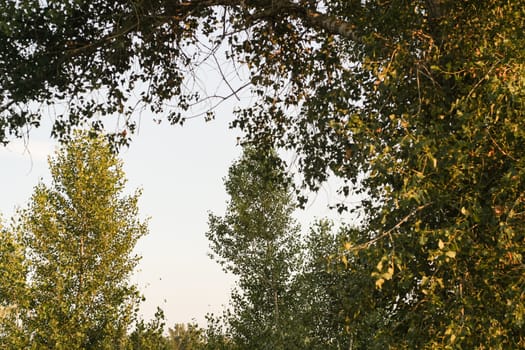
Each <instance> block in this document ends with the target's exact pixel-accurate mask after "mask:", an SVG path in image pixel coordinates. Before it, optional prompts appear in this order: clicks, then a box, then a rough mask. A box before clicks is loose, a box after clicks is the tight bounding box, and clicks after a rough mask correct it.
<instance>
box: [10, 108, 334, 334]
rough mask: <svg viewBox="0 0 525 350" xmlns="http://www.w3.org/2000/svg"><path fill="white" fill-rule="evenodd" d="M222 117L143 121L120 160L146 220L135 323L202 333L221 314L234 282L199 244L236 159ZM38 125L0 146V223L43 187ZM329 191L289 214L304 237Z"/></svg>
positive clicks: (42, 140) (45, 138)
mask: <svg viewBox="0 0 525 350" xmlns="http://www.w3.org/2000/svg"><path fill="white" fill-rule="evenodd" d="M222 111H223V112H221V111H220V110H219V111H218V113H217V118H216V119H215V120H212V121H209V122H205V121H204V119H203V118H196V119H193V120H190V121H188V122H187V123H186V124H185V125H184V126H183V127H180V126H170V125H168V124H166V123H165V124H160V125H157V124H156V123H154V122H153V121H152V118H145V117H142V118H141V122H140V127H139V130H138V134H137V135H136V136H134V139H133V141H132V143H131V146H130V147H129V148H128V149H124V150H123V151H122V152H121V154H120V156H121V158H122V159H123V161H124V170H125V172H126V177H127V179H128V186H127V188H128V189H129V191H132V190H133V189H135V188H138V187H140V188H142V189H143V195H142V197H141V199H140V202H139V207H140V211H141V216H142V217H143V218H146V217H149V218H150V221H149V231H150V232H149V235H147V236H146V237H144V238H143V239H141V240H140V241H139V243H138V244H137V247H136V252H137V253H138V254H139V255H141V256H142V260H141V261H140V264H139V266H138V269H137V272H136V273H135V275H134V276H133V278H132V281H133V282H135V283H137V284H138V286H139V288H140V290H141V292H142V293H143V294H144V295H145V297H146V301H145V302H144V303H143V305H142V308H141V312H142V316H143V317H144V318H145V319H150V318H152V317H153V314H154V312H155V311H156V308H157V306H159V307H160V308H162V309H163V310H164V312H165V315H166V319H167V325H168V326H171V327H172V326H173V325H174V324H175V323H186V322H198V323H199V324H200V325H201V326H205V315H206V314H207V313H210V312H212V313H216V314H219V313H221V312H222V310H223V309H224V307H225V306H226V305H227V303H228V298H229V294H230V290H231V288H232V287H233V285H234V278H233V277H232V276H231V275H227V274H225V273H224V272H223V271H222V270H221V268H220V266H219V265H218V264H217V263H216V262H215V261H212V260H211V259H210V258H209V257H208V255H207V254H208V253H209V252H210V249H209V247H208V242H207V240H206V237H205V232H206V231H207V218H208V213H209V212H210V211H211V212H214V213H215V214H217V215H222V214H223V213H224V210H225V208H226V202H227V200H228V198H227V195H226V193H225V190H224V186H223V179H224V177H225V176H226V174H227V171H228V167H229V166H230V165H231V163H232V162H233V161H234V160H236V159H238V157H239V156H240V154H241V147H240V146H238V144H237V143H238V141H237V137H238V136H240V134H239V132H238V131H236V130H231V129H229V128H228V125H229V122H230V121H231V119H232V117H231V112H224V109H222ZM45 124H46V123H44V125H43V127H41V128H39V129H36V130H32V131H31V132H30V133H29V139H24V140H16V141H13V142H12V143H10V144H9V145H8V146H7V147H2V146H0V166H1V169H2V171H0V181H1V182H0V183H1V184H2V187H3V188H2V191H1V193H2V194H1V196H0V213H2V216H3V218H4V220H5V221H7V220H8V219H9V217H11V215H12V214H13V213H14V210H15V208H16V207H17V206H18V207H23V206H25V205H26V204H27V202H28V200H29V198H30V196H31V193H32V191H33V187H34V186H35V185H36V184H37V183H38V181H39V180H43V181H44V182H46V183H49V179H50V175H49V171H48V167H47V157H48V155H50V154H52V153H53V151H54V149H55V147H56V143H55V141H54V140H53V139H51V138H50V137H49V132H50V128H49V126H46V125H45ZM334 190H335V188H331V187H330V185H325V186H324V187H323V188H322V189H321V191H320V192H319V193H318V194H317V195H315V196H314V197H312V202H311V203H310V204H309V205H308V208H307V209H306V210H305V211H298V212H297V213H296V217H297V219H298V221H299V222H300V223H301V225H302V226H303V230H306V229H307V228H308V226H309V224H310V223H311V222H312V221H313V220H314V219H315V218H322V217H326V216H330V215H332V216H334V214H333V213H331V212H330V210H329V209H328V208H327V203H328V202H329V201H330V200H332V201H333V200H334V198H335V196H334V192H335V191H334Z"/></svg>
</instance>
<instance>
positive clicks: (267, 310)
mask: <svg viewBox="0 0 525 350" xmlns="http://www.w3.org/2000/svg"><path fill="white" fill-rule="evenodd" d="M283 176H285V174H284V172H283V170H282V169H281V168H280V162H279V158H278V157H277V155H276V154H275V153H274V152H273V151H266V150H256V149H254V148H245V149H244V154H243V156H242V158H241V159H240V160H239V161H238V162H236V163H234V164H233V165H232V166H231V167H230V170H229V174H228V177H227V179H226V181H225V185H226V191H227V193H228V195H229V196H230V201H229V203H228V208H227V210H226V214H225V215H224V217H218V216H215V215H213V214H210V217H209V231H208V232H207V233H206V236H207V237H208V239H209V240H210V244H211V248H212V251H213V253H214V255H212V256H213V257H215V258H216V259H217V260H218V262H219V263H220V264H221V265H222V266H223V268H224V270H225V271H227V272H231V273H233V274H234V275H236V276H237V277H238V287H239V289H238V290H235V291H233V292H232V309H231V310H230V311H229V312H228V313H226V316H225V322H226V324H227V333H228V335H229V336H231V338H232V341H233V343H234V344H235V345H236V348H239V349H266V348H268V349H292V348H301V346H300V342H301V341H302V340H301V339H300V337H299V336H298V333H299V331H300V330H299V329H297V327H295V326H298V325H299V323H298V322H295V323H294V321H295V320H294V316H295V315H294V314H295V313H296V311H297V310H296V309H295V306H296V305H297V303H296V300H295V291H294V285H293V274H294V273H296V272H297V271H298V270H299V267H300V256H299V253H300V247H301V245H300V237H299V227H298V226H297V224H296V223H295V222H294V220H293V218H292V212H293V210H294V204H293V200H292V197H291V194H290V191H289V188H288V187H287V186H285V185H283V180H282V177H283ZM294 328H295V329H294ZM299 335H300V333H299ZM298 342H299V344H298Z"/></svg>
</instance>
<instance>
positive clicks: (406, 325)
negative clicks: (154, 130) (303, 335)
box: [0, 0, 525, 349]
mask: <svg viewBox="0 0 525 350" xmlns="http://www.w3.org/2000/svg"><path fill="white" fill-rule="evenodd" d="M1 10H2V11H0V13H1V14H0V75H1V76H2V79H1V80H0V87H1V91H2V93H1V95H0V96H1V97H0V140H2V141H7V139H8V138H9V137H10V136H9V135H10V134H14V135H20V133H22V132H23V131H24V130H25V129H24V128H25V127H27V126H29V125H37V124H38V123H39V118H40V113H39V110H38V108H40V106H42V105H46V104H51V103H57V102H66V103H67V109H66V110H65V111H64V114H63V115H59V116H57V119H56V122H55V129H54V132H55V134H56V135H59V136H60V135H62V136H66V137H67V136H68V135H69V131H70V128H71V127H72V126H74V125H76V124H78V123H81V122H83V121H91V122H93V121H94V123H95V127H101V123H102V121H103V119H100V118H99V116H105V115H109V114H112V113H120V114H122V115H123V116H124V118H123V119H124V120H125V121H126V126H125V127H126V128H129V129H133V121H134V119H133V110H134V108H133V107H135V106H136V104H135V103H134V101H133V103H126V102H127V101H128V100H129V99H130V97H131V96H132V91H135V93H136V95H137V96H138V99H139V104H140V103H142V104H145V105H148V106H150V107H151V110H152V111H153V112H159V113H160V112H164V113H165V115H166V118H167V119H168V120H170V121H171V122H180V121H182V120H183V118H184V116H185V114H184V113H185V111H186V110H188V108H189V107H190V106H191V105H193V104H194V103H196V102H198V101H202V100H203V99H205V98H206V96H200V95H199V94H198V91H194V90H191V89H189V88H188V87H189V86H193V85H191V84H189V82H188V79H191V78H188V77H191V73H192V72H193V71H194V69H195V68H196V66H198V65H199V64H201V63H202V62H203V61H206V59H207V58H208V59H209V60H210V61H209V62H213V60H214V59H215V58H217V55H215V53H216V51H217V50H219V49H220V50H223V49H224V50H226V56H227V57H228V59H229V62H233V63H234V64H242V65H243V67H244V69H246V70H247V71H248V72H249V76H248V78H247V80H246V81H241V82H238V84H234V83H235V82H231V84H233V85H231V84H230V85H228V86H230V88H231V91H230V95H231V96H235V95H236V92H237V90H238V89H239V88H238V86H240V87H242V86H249V87H250V89H251V91H252V93H253V95H254V96H255V97H256V99H254V103H253V105H251V106H249V107H247V108H243V109H239V110H238V111H237V119H236V121H235V123H234V124H235V125H236V126H238V127H240V128H242V129H243V130H244V131H245V132H246V139H247V140H249V141H252V142H254V143H257V144H259V145H260V144H266V145H267V144H270V145H272V146H274V147H276V148H281V147H282V148H288V149H293V150H294V151H295V152H296V153H297V155H298V164H299V170H300V172H301V173H302V175H303V179H304V184H305V185H307V186H309V187H311V188H314V189H315V188H317V187H318V186H319V184H320V183H322V182H323V181H325V180H326V179H327V177H328V176H330V174H335V175H336V176H338V177H340V178H341V179H343V180H344V181H346V185H344V186H343V187H342V188H341V191H342V192H343V193H345V194H351V193H353V192H361V193H366V195H367V196H366V200H364V201H363V202H362V203H360V205H358V206H359V207H360V208H359V209H361V211H362V212H364V213H365V216H366V219H365V221H364V223H363V230H362V231H361V232H362V233H361V234H360V235H357V236H358V237H355V238H354V239H353V240H352V241H349V242H348V243H349V244H350V246H351V248H350V249H351V250H352V251H355V252H357V251H361V250H366V252H364V253H363V254H369V255H370V259H371V260H374V262H373V263H372V262H370V264H372V265H373V266H374V269H375V271H374V278H375V279H376V283H375V286H376V288H377V291H378V292H379V293H380V295H379V296H378V298H379V300H380V301H381V307H382V308H383V310H384V315H386V316H385V317H387V319H388V322H385V323H384V325H383V327H381V328H380V329H378V331H377V334H378V337H379V338H377V339H378V340H377V344H376V345H374V341H375V340H374V339H375V338H374V339H371V343H370V344H368V346H370V347H371V348H373V347H374V346H377V347H380V346H381V345H380V344H382V343H381V341H386V342H388V344H389V346H390V347H392V348H407V347H408V348H446V347H458V348H469V349H473V348H479V349H481V348H485V347H489V348H494V349H499V348H502V349H503V348H520V347H524V346H525V344H524V343H525V323H524V318H525V294H524V293H523V286H524V283H525V277H524V276H525V269H524V266H525V265H524V261H523V255H524V254H525V228H524V220H525V194H524V193H525V188H524V187H525V184H524V179H525V164H524V162H525V157H524V152H525V125H524V123H525V122H524V121H525V118H524V117H525V116H524V97H525V80H524V77H525V49H524V48H525V37H524V36H523V29H524V28H525V2H524V1H523V0H515V1H507V0H466V1H453V0H412V1H407V0H370V1H357V0H356V1H353V0H352V1H348V0H345V1H341V0H334V1H331V0H326V1H320V2H315V1H306V0H305V1H303V0H274V1H257V0H246V1H230V0H192V1H171V0H170V1H167V0H158V1H142V2H141V1H125V0H116V1H109V0H95V1H47V2H36V1H17V2H13V1H6V0H4V1H3V2H2V3H1ZM245 84H248V85H245ZM123 127H124V126H123ZM126 135H129V133H128V134H126V133H119V134H118V135H113V136H118V137H119V138H122V137H124V138H125V137H127V136H126ZM340 209H341V210H344V209H350V210H353V209H358V208H346V207H344V206H341V207H340ZM370 298H371V297H366V298H365V301H371V299H370ZM356 317H357V316H356Z"/></svg>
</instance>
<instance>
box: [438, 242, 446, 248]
mask: <svg viewBox="0 0 525 350" xmlns="http://www.w3.org/2000/svg"><path fill="white" fill-rule="evenodd" d="M438 247H439V249H443V248H445V243H443V241H442V240H439V242H438Z"/></svg>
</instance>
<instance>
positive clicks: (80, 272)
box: [14, 135, 147, 349]
mask: <svg viewBox="0 0 525 350" xmlns="http://www.w3.org/2000/svg"><path fill="white" fill-rule="evenodd" d="M49 165H50V170H51V175H52V184H51V185H50V186H47V185H45V184H43V183H41V184H39V185H38V186H36V187H35V190H34V193H33V196H32V197H31V201H30V203H29V205H28V208H27V209H25V210H24V211H22V212H21V213H20V218H19V222H20V224H19V225H18V230H19V234H20V236H21V242H22V246H23V248H24V250H25V253H26V259H27V267H28V275H27V276H26V277H25V278H26V279H27V288H26V289H25V291H24V293H23V296H17V297H15V298H14V300H15V301H16V302H17V303H18V304H19V307H18V310H17V311H18V315H19V324H20V326H21V328H22V329H23V330H24V332H25V338H24V339H25V341H26V342H27V343H26V345H25V346H22V345H19V346H18V347H19V348H24V347H29V345H30V346H31V348H39V349H40V348H41V349H118V348H122V347H123V346H124V345H125V344H126V341H127V339H126V337H127V331H128V327H129V326H130V325H131V324H132V322H133V321H134V317H135V314H134V313H135V312H136V311H135V308H136V307H137V304H138V302H139V301H140V295H139V293H138V291H137V289H136V288H135V286H133V285H132V284H131V283H130V282H129V277H130V275H131V273H132V272H133V269H134V268H135V266H136V264H137V262H138V257H137V256H134V255H133V252H132V251H133V249H134V247H135V244H136V242H137V240H138V239H139V238H140V237H142V236H143V235H144V234H146V232H147V225H146V223H145V222H143V221H142V220H140V219H139V217H138V205H137V201H138V197H139V195H140V192H139V191H137V192H136V193H134V194H131V195H125V194H124V186H125V183H126V180H125V178H124V173H123V170H122V163H121V161H120V160H119V159H118V158H117V156H116V155H115V154H114V153H112V152H111V150H110V148H109V145H108V144H107V142H105V141H104V139H102V138H100V137H99V138H94V139H93V138H89V137H87V136H86V135H82V136H78V135H77V136H75V139H73V140H72V141H71V142H70V143H68V145H67V146H64V147H62V148H61V149H59V150H58V151H57V153H56V156H55V157H53V158H51V159H50V161H49ZM24 297H25V298H26V299H24ZM19 300H22V301H24V302H22V303H20V302H18V301H19ZM14 348H17V347H14Z"/></svg>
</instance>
